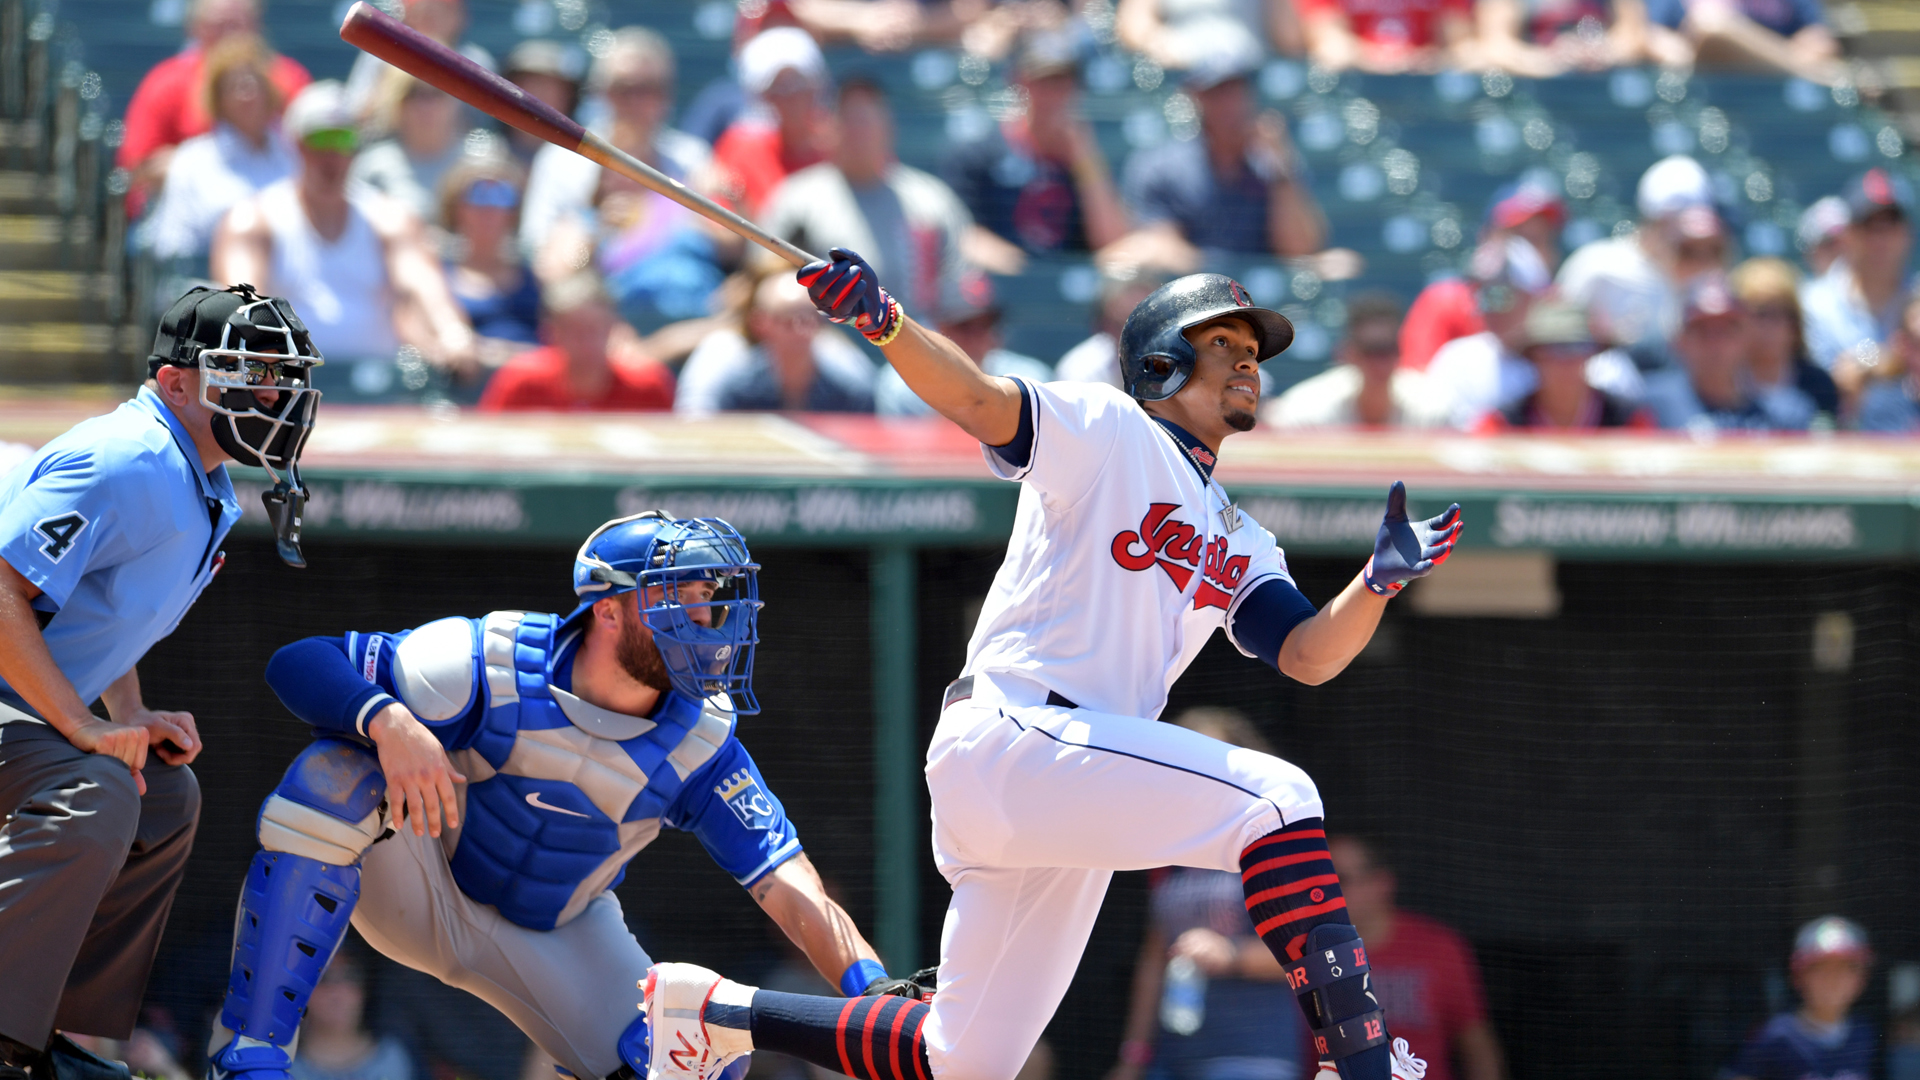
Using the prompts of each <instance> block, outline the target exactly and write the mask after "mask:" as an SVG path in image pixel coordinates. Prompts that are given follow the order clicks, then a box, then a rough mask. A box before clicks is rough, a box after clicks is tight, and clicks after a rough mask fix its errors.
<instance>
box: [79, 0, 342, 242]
mask: <svg viewBox="0 0 1920 1080" xmlns="http://www.w3.org/2000/svg"><path fill="white" fill-rule="evenodd" d="M259 33H260V7H259V4H258V3H257V0H193V3H191V4H189V5H188V7H187V35H188V38H189V41H188V43H187V47H186V48H184V49H182V50H181V51H179V52H178V53H175V54H174V55H172V56H169V57H167V58H166V59H165V60H162V61H160V62H159V63H158V64H155V65H154V66H153V70H151V71H149V72H147V74H146V75H145V77H143V78H142V79H141V80H140V85H139V86H138V87H137V88H135V89H134V91H133V97H132V98H131V99H129V100H128V101H127V116H126V133H125V135H124V137H123V138H122V139H121V142H120V149H119V151H118V152H117V153H116V154H115V157H114V160H115V161H116V162H117V163H118V164H119V165H120V167H122V168H124V169H129V170H131V171H132V172H133V186H132V187H131V188H129V189H128V191H127V209H128V211H129V213H130V214H138V213H139V212H140V210H141V208H142V207H143V206H144V205H145V201H146V198H147V195H148V194H149V193H150V192H152V191H154V190H156V189H157V188H158V187H159V185H160V182H161V180H162V179H164V178H165V177H166V175H167V162H168V161H169V160H170V159H171V158H172V156H173V148H174V147H176V146H178V145H180V144H181V143H183V142H185V141H187V140H188V139H190V138H192V137H194V136H195V135H202V134H205V133H206V132H208V131H210V130H212V129H213V110H212V108H211V105H210V103H209V102H208V100H207V95H206V89H205V88H206V79H205V75H204V74H203V65H204V64H205V63H206V58H207V54H208V52H209V51H210V50H211V49H212V48H213V47H214V46H215V45H216V44H218V43H219V42H220V41H222V40H223V39H225V38H227V37H228V36H230V35H233V34H253V35H256V36H257V35H258V34H259ZM269 79H270V81H271V82H272V83H273V88H274V91H275V95H276V97H277V98H278V100H279V101H281V102H282V103H284V102H288V101H291V100H293V96H294V95H295V94H298V93H299V92H300V90H301V88H302V87H304V86H306V85H307V83H309V82H311V81H312V77H311V76H309V75H308V74H307V69H306V68H303V67H301V66H300V65H299V64H298V63H296V62H294V61H293V60H291V59H289V58H287V57H285V56H275V57H273V59H272V61H271V64H270V67H269Z"/></svg>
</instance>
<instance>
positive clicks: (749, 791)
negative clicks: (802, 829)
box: [713, 769, 773, 829]
mask: <svg viewBox="0 0 1920 1080" xmlns="http://www.w3.org/2000/svg"><path fill="white" fill-rule="evenodd" d="M713 791H714V794H716V795H718V796H720V798H721V800H722V801H724V802H725V803H726V804H727V808H728V809H730V810H732V811H733V816H734V817H737V818H739V819H740V824H742V825H745V826H746V827H747V828H749V829H770V828H772V827H773V800H772V799H770V798H768V797H767V793H766V792H764V791H761V790H760V785H759V784H757V783H755V782H754V779H753V774H752V773H750V772H748V771H747V770H745V769H741V770H740V771H738V772H736V773H733V774H732V775H730V776H728V777H727V778H726V779H725V780H722V781H720V786H719V787H716V788H714V789H713Z"/></svg>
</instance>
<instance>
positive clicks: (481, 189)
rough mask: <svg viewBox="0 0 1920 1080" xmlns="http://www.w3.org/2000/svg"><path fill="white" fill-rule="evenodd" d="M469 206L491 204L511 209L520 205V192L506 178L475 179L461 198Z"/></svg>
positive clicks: (503, 208) (499, 207)
mask: <svg viewBox="0 0 1920 1080" xmlns="http://www.w3.org/2000/svg"><path fill="white" fill-rule="evenodd" d="M461 201H462V202H465V203H466V204H467V205H468V206H491V207H496V208H498V209H501V210H511V209H513V208H514V207H516V206H519V205H520V193H519V192H518V191H515V190H514V189H513V185H512V184H509V183H507V182H506V181H505V180H475V181H474V182H473V183H472V184H470V185H468V187H467V194H466V197H465V198H464V199H462V200H461Z"/></svg>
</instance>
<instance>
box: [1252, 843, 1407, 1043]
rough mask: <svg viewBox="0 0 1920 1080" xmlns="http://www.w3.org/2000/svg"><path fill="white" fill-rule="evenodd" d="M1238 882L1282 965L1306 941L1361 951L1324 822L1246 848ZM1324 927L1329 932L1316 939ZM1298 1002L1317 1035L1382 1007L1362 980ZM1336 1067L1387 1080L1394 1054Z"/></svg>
mask: <svg viewBox="0 0 1920 1080" xmlns="http://www.w3.org/2000/svg"><path fill="white" fill-rule="evenodd" d="M1240 882H1241V887H1242V888H1243V889H1244V890H1245V892H1246V898H1247V914H1248V915H1250V916H1252V918H1253V929H1254V932H1255V933H1257V934H1259V935H1260V940H1262V941H1264V942H1266V944H1267V948H1269V949H1271V950H1273V955H1274V956H1275V957H1276V958H1277V959H1279V961H1280V963H1281V964H1283V965H1285V964H1289V963H1291V962H1293V961H1297V960H1299V959H1300V957H1301V956H1302V955H1303V954H1304V953H1305V951H1306V949H1307V947H1308V938H1309V936H1312V937H1313V939H1314V942H1315V944H1316V945H1317V946H1319V947H1326V946H1327V945H1329V944H1331V943H1333V942H1334V941H1336V940H1338V941H1341V942H1345V941H1349V940H1350V941H1352V942H1353V944H1354V945H1356V946H1359V945H1360V940H1359V935H1358V934H1355V933H1354V932H1353V931H1352V930H1351V929H1350V927H1351V925H1352V922H1353V920H1352V919H1350V918H1348V917H1347V900H1346V897H1345V895H1343V894H1342V893H1341V891H1340V877H1339V875H1338V874H1336V873H1334V871H1333V856H1332V855H1330V854H1329V853H1328V852H1327V830H1326V825H1325V823H1324V822H1323V821H1322V820H1321V819H1320V818H1307V819H1305V820H1302V821H1296V822H1294V823H1293V824H1291V825H1289V826H1287V827H1286V828H1284V829H1280V830H1279V831H1277V832H1271V833H1268V834H1267V835H1265V836H1263V837H1261V838H1260V839H1258V840H1255V841H1254V842H1253V843H1251V844H1248V845H1247V847H1246V850H1244V851H1242V852H1241V853H1240ZM1323 926H1325V927H1328V929H1326V930H1323V931H1321V932H1320V933H1318V934H1315V933H1314V929H1315V928H1316V927H1323ZM1336 928H1337V929H1336ZM1323 939H1324V940H1323ZM1361 947H1362V948H1364V946H1361ZM1298 1000H1299V1002H1300V1008H1301V1010H1302V1011H1304V1012H1305V1013H1306V1014H1307V1024H1308V1026H1309V1027H1312V1028H1314V1029H1315V1030H1319V1029H1323V1028H1327V1027H1329V1026H1331V1025H1333V1024H1337V1023H1339V1022H1340V1021H1342V1020H1347V1019H1350V1018H1352V1017H1356V1016H1361V1015H1363V1014H1366V1013H1370V1012H1374V1011H1375V1010H1378V1009H1379V1008H1380V1005H1379V1003H1378V1002H1376V1001H1375V1000H1374V997H1373V994H1372V992H1371V989H1370V987H1369V981H1368V980H1365V979H1360V978H1353V979H1343V980H1341V981H1340V982H1336V983H1333V984H1332V985H1330V986H1327V987H1325V988H1324V989H1322V990H1319V991H1315V992H1306V993H1301V994H1300V995H1299V997H1298ZM1335 1065H1336V1066H1337V1067H1338V1068H1339V1070H1340V1075H1341V1077H1342V1078H1343V1080H1388V1078H1389V1077H1390V1076H1391V1074H1392V1067H1393V1061H1392V1052H1391V1050H1390V1049H1389V1046H1386V1045H1382V1046H1375V1047H1371V1048H1369V1049H1366V1050H1363V1051H1361V1052H1359V1053H1357V1054H1354V1055H1352V1056H1351V1057H1347V1058H1343V1059H1340V1060H1338V1061H1336V1062H1335Z"/></svg>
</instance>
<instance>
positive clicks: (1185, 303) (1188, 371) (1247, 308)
mask: <svg viewBox="0 0 1920 1080" xmlns="http://www.w3.org/2000/svg"><path fill="white" fill-rule="evenodd" d="M1222 315H1232V316H1234V317H1235V318H1239V319H1244V320H1246V321H1247V323H1248V325H1250V326H1252V327H1253V333H1254V336H1255V337H1258V338H1259V339H1260V351H1259V354H1258V355H1259V358H1260V359H1261V360H1265V359H1267V358H1269V357H1273V356H1278V355H1279V354H1280V353H1281V352H1283V351H1285V350H1286V347H1287V346H1289V345H1291V344H1293V323H1291V322H1288V321H1287V317H1286V316H1285V315H1282V314H1280V313H1279V312H1277V311H1272V310H1269V309H1267V308H1263V307H1256V306H1254V303H1253V300H1252V298H1250V297H1249V296H1248V295H1247V290H1246V287H1245V286H1243V285H1241V284H1240V283H1239V282H1237V281H1235V280H1233V279H1232V278H1230V277H1228V276H1226V275H1225V274H1188V275H1187V276H1186V277H1183V278H1175V279H1174V280H1172V281H1169V282H1167V283H1166V284H1165V285H1162V286H1160V287H1159V288H1157V289H1155V290H1153V291H1152V292H1151V293H1148V294H1147V298H1146V299H1145V300H1142V301H1140V303H1139V305H1138V306H1136V307H1135V308H1134V309H1133V313H1132V314H1130V315H1128V316H1127V323H1126V325H1125V326H1124V327H1122V328H1121V330H1120V381H1121V383H1122V384H1123V385H1124V386H1125V387H1126V390H1127V393H1128V394H1131V395H1132V396H1133V399H1134V400H1135V401H1163V400H1165V399H1167V398H1170V397H1172V396H1173V395H1174V394H1176V393H1178V392H1179V391H1180V388H1181V387H1182V386H1185V385H1186V384H1187V378H1188V376H1190V375H1192V374H1193V365H1194V363H1195V362H1196V361H1197V360H1198V359H1199V357H1198V355H1196V354H1195V353H1194V351H1193V343H1192V342H1190V341H1188V340H1187V339H1186V334H1185V332H1186V331H1187V330H1190V329H1192V328H1193V327H1196V326H1199V325H1200V324H1201V323H1204V322H1210V321H1212V320H1214V319H1217V318H1220V317H1221V316H1222Z"/></svg>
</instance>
